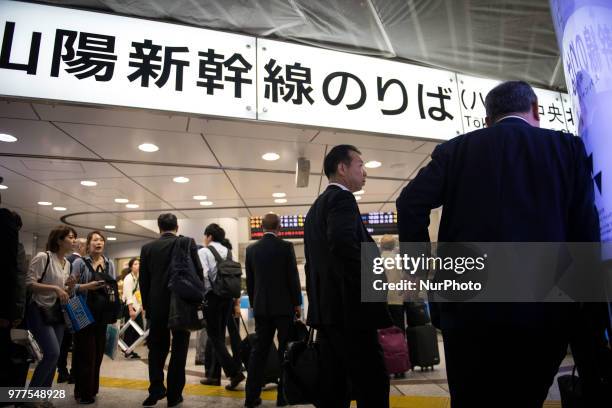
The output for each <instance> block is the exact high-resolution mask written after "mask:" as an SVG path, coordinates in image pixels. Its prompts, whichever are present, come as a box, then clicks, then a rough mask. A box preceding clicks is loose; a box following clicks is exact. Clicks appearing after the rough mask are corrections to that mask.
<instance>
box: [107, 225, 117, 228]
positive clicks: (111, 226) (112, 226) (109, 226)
mask: <svg viewBox="0 0 612 408" xmlns="http://www.w3.org/2000/svg"><path fill="white" fill-rule="evenodd" d="M115 228H117V227H115V226H114V225H105V226H104V229H115Z"/></svg>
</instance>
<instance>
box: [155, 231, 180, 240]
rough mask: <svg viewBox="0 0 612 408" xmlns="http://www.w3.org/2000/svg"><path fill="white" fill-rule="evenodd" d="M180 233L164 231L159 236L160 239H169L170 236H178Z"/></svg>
mask: <svg viewBox="0 0 612 408" xmlns="http://www.w3.org/2000/svg"><path fill="white" fill-rule="evenodd" d="M177 236H178V235H174V234H173V233H171V232H164V233H163V234H161V236H160V237H159V239H168V238H172V237H177Z"/></svg>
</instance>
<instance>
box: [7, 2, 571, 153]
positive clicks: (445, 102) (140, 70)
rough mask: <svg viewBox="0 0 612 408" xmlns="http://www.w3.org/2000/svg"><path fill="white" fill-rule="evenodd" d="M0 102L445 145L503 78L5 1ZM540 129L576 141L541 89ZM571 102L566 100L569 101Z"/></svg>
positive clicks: (470, 123) (468, 124)
mask: <svg viewBox="0 0 612 408" xmlns="http://www.w3.org/2000/svg"><path fill="white" fill-rule="evenodd" d="M0 30H3V36H2V46H1V52H0V95H4V96H9V97H25V98H39V99H45V100H54V101H66V102H78V103H88V104H95V105H109V106H123V107H134V108H144V109H153V110H160V111H167V112H181V113H188V114H199V115H209V116H220V117H230V118H239V119H255V120H260V121H269V122H279V123H292V124H298V125H307V126H321V127H328V128H337V129H347V130H356V131H364V132H375V133H384V134H393V135H400V136H411V137H421V138H426V139H432V140H440V141H444V140H448V139H451V138H453V137H455V136H457V135H459V134H462V133H465V132H469V131H472V130H475V129H478V128H480V127H483V126H484V117H485V114H484V97H485V96H486V94H487V92H488V91H489V90H490V89H491V88H492V87H493V86H495V85H496V84H497V83H499V82H498V81H494V80H488V79H482V78H475V77H468V76H464V75H458V74H456V73H454V72H451V71H445V70H438V69H432V68H425V67H421V66H415V65H410V64H405V63H400V62H396V61H389V60H384V59H379V58H372V57H365V56H360V55H354V54H349V53H342V52H336V51H330V50H325V49H320V48H315V47H307V46H303V45H296V44H290V43H285V42H280V41H272V40H267V39H257V38H255V37H251V36H245V35H238V34H231V33H224V32H219V31H213V30H206V29H201V28H195V27H189V26H184V25H178V24H170V23H163V22H156V21H150V20H144V19H138V18H129V17H122V16H116V15H112V14H104V13H98V12H89V11H81V10H74V9H69V8H63V7H57V6H47V5H40V4H31V3H20V2H15V1H2V2H0ZM536 93H537V94H538V97H539V99H540V105H541V106H540V114H541V117H542V120H541V125H542V127H547V128H551V129H557V130H565V131H569V132H572V133H575V124H574V122H573V120H574V119H573V114H572V111H571V107H570V106H568V104H567V99H568V97H567V95H565V94H560V93H558V92H553V91H548V90H543V89H536ZM564 101H565V102H564Z"/></svg>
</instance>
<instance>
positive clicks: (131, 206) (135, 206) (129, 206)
mask: <svg viewBox="0 0 612 408" xmlns="http://www.w3.org/2000/svg"><path fill="white" fill-rule="evenodd" d="M125 206H126V207H127V208H138V207H140V206H139V205H138V204H126V205H125Z"/></svg>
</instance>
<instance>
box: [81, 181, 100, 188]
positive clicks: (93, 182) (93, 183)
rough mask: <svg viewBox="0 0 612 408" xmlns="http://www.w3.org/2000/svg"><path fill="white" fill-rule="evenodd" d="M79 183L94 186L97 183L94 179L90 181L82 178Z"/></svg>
mask: <svg viewBox="0 0 612 408" xmlns="http://www.w3.org/2000/svg"><path fill="white" fill-rule="evenodd" d="M81 185H82V186H85V187H95V186H97V185H98V183H96V182H95V181H91V180H83V181H81Z"/></svg>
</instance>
